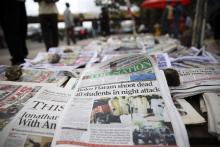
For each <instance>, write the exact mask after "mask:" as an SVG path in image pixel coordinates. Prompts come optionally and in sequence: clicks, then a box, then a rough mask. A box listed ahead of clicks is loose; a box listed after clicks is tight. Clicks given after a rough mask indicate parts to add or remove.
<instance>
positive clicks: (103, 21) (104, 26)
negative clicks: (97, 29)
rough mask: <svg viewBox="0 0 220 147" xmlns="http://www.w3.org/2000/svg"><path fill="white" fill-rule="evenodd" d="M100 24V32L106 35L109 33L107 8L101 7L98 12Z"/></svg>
mask: <svg viewBox="0 0 220 147" xmlns="http://www.w3.org/2000/svg"><path fill="white" fill-rule="evenodd" d="M99 19H100V25H101V34H102V35H103V36H107V35H109V34H110V26H109V21H110V20H109V15H108V9H107V8H106V7H102V12H101V14H100V17H99Z"/></svg>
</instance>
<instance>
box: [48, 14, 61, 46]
mask: <svg viewBox="0 0 220 147" xmlns="http://www.w3.org/2000/svg"><path fill="white" fill-rule="evenodd" d="M50 17H51V34H52V46H53V47H57V46H58V45H59V36H58V35H59V34H58V26H57V25H58V24H57V22H58V18H57V14H50Z"/></svg>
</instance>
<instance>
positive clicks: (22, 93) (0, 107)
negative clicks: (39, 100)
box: [0, 81, 43, 134]
mask: <svg viewBox="0 0 220 147" xmlns="http://www.w3.org/2000/svg"><path fill="white" fill-rule="evenodd" d="M42 87H43V85H42V84H35V83H34V84H33V83H24V82H19V83H17V82H9V81H1V83H0V132H2V131H3V130H4V129H5V128H6V127H7V125H8V124H9V123H10V122H11V121H12V119H13V118H14V117H15V116H16V115H17V113H18V112H19V111H20V110H21V109H22V108H23V107H24V105H25V104H26V103H27V101H28V100H29V99H31V98H32V97H33V96H34V95H35V94H36V93H37V92H38V91H39V90H40V89H41V88H42ZM1 134H2V133H1Z"/></svg>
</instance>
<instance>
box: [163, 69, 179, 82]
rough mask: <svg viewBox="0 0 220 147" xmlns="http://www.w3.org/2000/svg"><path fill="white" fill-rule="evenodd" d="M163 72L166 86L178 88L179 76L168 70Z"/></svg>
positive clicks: (174, 71) (172, 70) (175, 72)
mask: <svg viewBox="0 0 220 147" xmlns="http://www.w3.org/2000/svg"><path fill="white" fill-rule="evenodd" d="M163 71H164V74H165V77H166V80H167V84H168V86H179V85H180V78H179V74H178V72H177V71H176V70H174V69H171V68H168V69H165V70H163Z"/></svg>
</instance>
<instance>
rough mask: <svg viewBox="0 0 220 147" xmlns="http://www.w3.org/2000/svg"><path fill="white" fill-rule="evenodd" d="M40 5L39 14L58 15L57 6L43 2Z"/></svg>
mask: <svg viewBox="0 0 220 147" xmlns="http://www.w3.org/2000/svg"><path fill="white" fill-rule="evenodd" d="M38 4H39V14H58V10H57V6H56V4H55V3H46V2H44V1H41V2H39V3H38Z"/></svg>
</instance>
